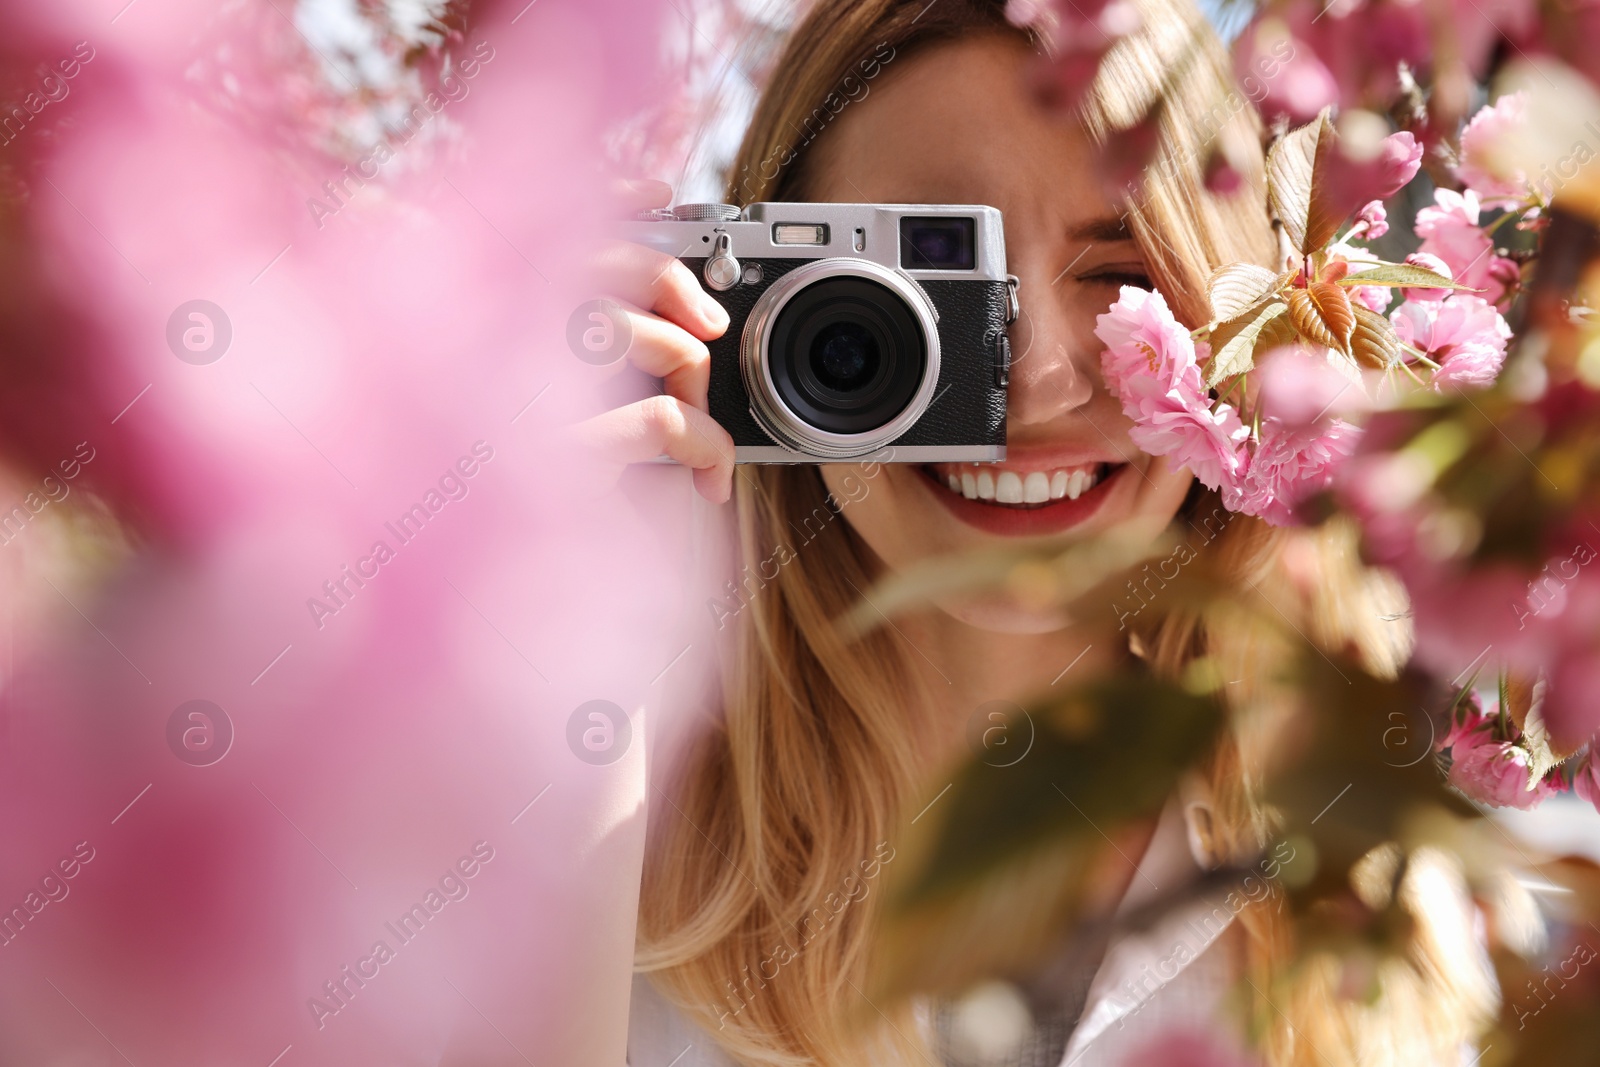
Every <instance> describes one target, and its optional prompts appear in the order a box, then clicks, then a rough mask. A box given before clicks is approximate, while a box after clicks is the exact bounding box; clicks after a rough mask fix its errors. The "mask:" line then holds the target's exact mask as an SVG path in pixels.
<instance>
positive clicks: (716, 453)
mask: <svg viewBox="0 0 1600 1067" xmlns="http://www.w3.org/2000/svg"><path fill="white" fill-rule="evenodd" d="M576 433H577V436H578V440H579V442H580V443H582V444H586V445H588V446H589V447H590V448H592V449H593V450H594V451H595V452H597V453H598V454H599V455H600V456H601V457H602V458H604V459H606V460H608V461H609V462H611V463H614V464H616V465H618V466H626V465H628V464H632V463H647V462H649V461H650V460H653V459H655V458H656V457H657V456H662V455H665V456H667V457H668V458H670V459H673V460H676V461H677V462H678V463H681V464H683V465H684V466H685V467H690V468H692V469H693V470H694V471H695V487H696V488H697V489H698V490H699V491H700V494H701V495H702V496H704V497H705V498H706V499H707V500H709V501H711V502H712V503H714V504H720V503H723V502H724V501H726V500H727V499H728V497H729V496H730V495H731V494H732V492H733V438H731V437H729V436H728V431H727V430H724V429H723V428H722V427H721V426H719V425H718V424H717V422H716V420H715V419H713V418H712V417H711V416H710V415H708V414H706V413H705V412H704V411H701V410H700V409H698V408H695V407H692V406H690V405H689V404H686V403H684V402H683V401H681V400H679V399H678V398H676V397H671V396H653V397H650V398H648V399H646V400H641V401H639V402H638V403H634V404H628V405H627V406H625V407H620V408H617V409H616V410H614V411H608V412H605V413H604V414H602V415H596V416H595V417H594V418H592V419H589V420H587V421H585V422H582V423H579V424H578V426H577V427H576Z"/></svg>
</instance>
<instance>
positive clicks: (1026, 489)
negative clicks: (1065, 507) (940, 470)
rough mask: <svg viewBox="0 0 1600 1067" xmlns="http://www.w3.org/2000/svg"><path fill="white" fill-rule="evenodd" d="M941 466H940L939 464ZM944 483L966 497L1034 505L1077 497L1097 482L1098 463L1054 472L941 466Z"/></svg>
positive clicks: (977, 465) (1002, 502)
mask: <svg viewBox="0 0 1600 1067" xmlns="http://www.w3.org/2000/svg"><path fill="white" fill-rule="evenodd" d="M941 466H943V465H942V464H941ZM944 479H945V484H946V485H948V486H949V487H950V491H951V492H952V493H958V494H960V495H961V496H964V497H966V498H967V499H968V500H990V501H994V502H995V503H997V504H1015V505H1036V504H1048V503H1050V502H1051V501H1056V500H1076V499H1078V497H1080V496H1082V495H1083V494H1084V493H1086V492H1088V491H1089V490H1090V489H1092V488H1094V486H1095V485H1096V484H1098V482H1099V481H1100V467H1099V466H1098V465H1092V466H1083V467H1072V468H1066V469H1060V470H1053V471H1028V472H1027V473H1023V472H1021V471H1013V470H1007V469H1005V468H1004V467H995V466H989V465H986V464H978V463H973V464H962V465H961V467H960V469H956V470H951V469H950V468H949V467H945V468H944Z"/></svg>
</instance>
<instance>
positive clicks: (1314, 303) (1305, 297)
mask: <svg viewBox="0 0 1600 1067" xmlns="http://www.w3.org/2000/svg"><path fill="white" fill-rule="evenodd" d="M1289 321H1290V322H1292V323H1294V328H1295V329H1296V330H1298V331H1300V336H1302V337H1304V338H1305V339H1306V340H1308V341H1311V342H1313V343H1314V344H1319V345H1322V346H1324V347H1326V348H1336V349H1338V350H1339V351H1340V352H1349V350H1350V334H1351V333H1352V332H1354V330H1355V325H1356V318H1355V313H1354V312H1352V311H1351V310H1350V298H1349V297H1348V296H1346V295H1345V292H1344V290H1343V289H1340V288H1339V287H1338V286H1337V285H1335V284H1334V283H1332V282H1312V283H1311V285H1310V286H1308V287H1307V288H1305V289H1291V290H1290V291H1289Z"/></svg>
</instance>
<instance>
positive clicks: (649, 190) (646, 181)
mask: <svg viewBox="0 0 1600 1067" xmlns="http://www.w3.org/2000/svg"><path fill="white" fill-rule="evenodd" d="M611 195H612V196H613V197H614V198H615V199H616V202H617V205H618V207H620V208H621V209H622V211H623V212H624V213H626V214H634V213H637V212H640V211H649V210H650V209H651V208H657V207H666V206H667V205H668V204H670V203H672V186H670V185H668V184H667V183H666V182H658V181H656V180H654V179H653V178H619V179H617V180H616V181H614V182H612V183H611Z"/></svg>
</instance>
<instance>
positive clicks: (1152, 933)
mask: <svg viewBox="0 0 1600 1067" xmlns="http://www.w3.org/2000/svg"><path fill="white" fill-rule="evenodd" d="M1210 816H1211V812H1210V806H1209V800H1208V797H1207V796H1206V794H1205V791H1204V787H1203V785H1201V783H1200V782H1199V781H1198V779H1192V780H1189V781H1186V782H1185V783H1184V786H1183V788H1181V789H1180V790H1179V791H1178V792H1177V794H1175V795H1174V796H1173V797H1172V799H1171V800H1169V801H1168V803H1167V806H1166V808H1165V809H1163V811H1162V814H1161V818H1160V820H1159V822H1158V823H1157V825H1156V830H1155V833H1154V834H1153V835H1152V837H1151V839H1150V843H1149V844H1148V845H1147V846H1146V848H1145V852H1144V855H1143V856H1142V857H1141V859H1140V861H1139V863H1138V865H1137V870H1136V872H1135V874H1134V877H1133V879H1132V881H1131V882H1130V883H1129V884H1128V889H1127V891H1126V892H1125V893H1124V895H1123V899H1122V901H1121V903H1120V904H1119V905H1118V907H1117V912H1116V914H1117V916H1118V917H1119V918H1120V917H1122V916H1123V915H1125V914H1126V913H1128V912H1129V911H1131V910H1133V909H1136V908H1138V907H1140V906H1142V905H1144V904H1147V903H1149V902H1151V901H1152V900H1155V899H1158V898H1159V897H1161V896H1163V895H1166V894H1169V893H1172V892H1173V891H1174V890H1176V889H1179V888H1181V887H1182V886H1184V885H1186V884H1189V883H1191V882H1193V881H1195V880H1196V879H1198V878H1199V877H1200V875H1201V874H1202V873H1203V872H1205V871H1208V870H1211V869H1213V868H1214V867H1216V866H1217V865H1218V862H1219V858H1218V857H1217V856H1216V855H1215V854H1214V852H1213V850H1212V845H1211V837H1210V833H1209V828H1210V826H1211V817H1210ZM1274 873H1275V868H1274ZM1256 882H1257V883H1258V885H1259V887H1260V889H1259V893H1265V892H1266V891H1267V888H1268V887H1269V886H1270V877H1269V876H1268V875H1266V874H1265V873H1263V874H1259V875H1257V876H1256ZM1246 889H1247V890H1248V883H1247V886H1246ZM1249 892H1250V895H1252V896H1257V898H1259V897H1258V894H1257V891H1254V890H1249ZM1244 901H1245V894H1244V893H1241V892H1240V891H1239V890H1234V891H1232V892H1217V893H1213V894H1211V895H1210V896H1208V897H1206V898H1203V899H1194V900H1191V901H1189V902H1188V903H1186V904H1184V905H1182V906H1180V907H1177V908H1174V909H1173V910H1172V911H1170V912H1169V913H1167V914H1166V915H1164V916H1163V917H1162V918H1161V919H1159V920H1157V921H1156V922H1155V923H1154V924H1152V925H1151V926H1149V927H1148V928H1147V929H1145V930H1142V931H1138V932H1132V933H1123V934H1120V935H1116V936H1114V937H1113V938H1112V940H1111V941H1110V943H1109V944H1108V945H1107V947H1106V952H1105V955H1104V957H1103V959H1102V960H1101V962H1100V965H1099V967H1098V969H1097V970H1096V971H1095V975H1094V978H1093V981H1092V982H1091V983H1090V986H1089V993H1088V999H1087V1000H1086V1002H1085V1003H1084V1008H1083V1012H1082V1014H1081V1015H1080V1016H1079V1018H1078V1022H1077V1025H1076V1026H1075V1027H1074V1029H1073V1031H1072V1034H1071V1036H1070V1038H1069V1039H1068V1042H1067V1047H1066V1052H1065V1053H1064V1055H1063V1056H1062V1059H1061V1062H1060V1065H1059V1067H1114V1065H1116V1064H1118V1063H1120V1062H1121V1061H1122V1060H1123V1059H1124V1058H1125V1057H1126V1056H1127V1055H1128V1054H1129V1053H1130V1052H1131V1051H1132V1050H1133V1049H1134V1048H1136V1047H1137V1046H1138V1045H1139V1044H1141V1043H1142V1042H1145V1041H1148V1040H1149V1039H1150V1038H1151V1037H1152V1036H1154V1035H1155V1034H1157V1033H1159V1032H1160V1031H1162V1030H1165V1029H1166V1028H1168V1027H1171V1026H1187V1027H1207V1026H1210V1025H1215V1020H1217V1018H1218V1016H1219V1013H1220V1010H1221V1001H1222V998H1223V996H1224V995H1225V994H1226V992H1227V990H1228V988H1229V987H1230V986H1231V985H1232V984H1233V981H1234V979H1235V977H1236V966H1235V964H1234V961H1233V959H1232V957H1231V955H1230V953H1229V951H1228V949H1227V946H1226V945H1224V944H1218V941H1219V939H1220V938H1221V937H1222V934H1223V932H1224V931H1225V930H1227V929H1228V928H1229V926H1230V925H1231V924H1232V922H1233V919H1234V916H1235V915H1237V914H1238V909H1240V908H1242V907H1243V904H1244ZM922 1007H923V1008H924V1009H925V1008H926V1005H923V1006H922ZM931 1014H932V1013H931V1012H929V1011H927V1010H920V1011H919V1012H918V1015H919V1018H921V1019H922V1020H923V1023H924V1028H925V1030H924V1032H925V1033H927V1032H928V1031H927V1020H928V1019H929V1018H931ZM628 1064H629V1067H735V1065H734V1063H733V1061H732V1060H731V1059H729V1058H728V1057H727V1056H726V1055H725V1054H724V1053H723V1052H722V1051H721V1050H720V1049H718V1048H717V1045H716V1042H715V1040H713V1038H712V1037H711V1035H710V1034H708V1033H707V1032H705V1031H704V1030H702V1029H700V1028H699V1027H698V1026H697V1025H696V1024H695V1023H693V1022H691V1021H690V1020H689V1018H688V1017H687V1016H686V1015H685V1014H684V1013H683V1012H681V1011H679V1010H678V1009H677V1008H676V1007H675V1006H673V1005H672V1004H671V1003H669V1002H668V1001H667V1000H666V999H665V998H664V997H663V996H662V995H661V994H660V993H659V992H658V991H657V990H656V989H655V987H654V985H653V984H652V983H651V982H650V980H649V978H648V977H647V976H645V975H636V976H635V977H634V981H633V1000H632V1004H631V1007H630V1010H629V1016H628Z"/></svg>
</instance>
